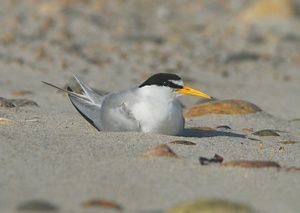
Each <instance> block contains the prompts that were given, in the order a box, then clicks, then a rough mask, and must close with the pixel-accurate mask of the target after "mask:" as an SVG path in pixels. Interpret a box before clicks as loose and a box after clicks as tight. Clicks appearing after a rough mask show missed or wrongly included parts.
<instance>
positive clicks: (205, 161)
mask: <svg viewBox="0 0 300 213" xmlns="http://www.w3.org/2000/svg"><path fill="white" fill-rule="evenodd" d="M223 159H224V158H223V157H222V156H220V155H218V154H215V156H214V157H213V158H205V157H199V162H200V164H201V165H209V164H215V163H222V162H223Z"/></svg>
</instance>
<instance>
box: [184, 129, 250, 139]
mask: <svg viewBox="0 0 300 213" xmlns="http://www.w3.org/2000/svg"><path fill="white" fill-rule="evenodd" d="M180 136H182V137H196V138H206V137H218V136H226V137H236V138H246V135H243V134H238V133H233V132H228V131H219V130H199V129H193V128H185V129H184V130H183V132H182V133H181V134H180Z"/></svg>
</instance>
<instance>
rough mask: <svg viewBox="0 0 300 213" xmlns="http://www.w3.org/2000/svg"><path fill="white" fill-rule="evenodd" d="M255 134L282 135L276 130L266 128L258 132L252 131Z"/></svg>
mask: <svg viewBox="0 0 300 213" xmlns="http://www.w3.org/2000/svg"><path fill="white" fill-rule="evenodd" d="M252 134H253V135H258V136H261V137H264V136H280V135H279V134H278V133H277V132H276V131H274V130H271V129H264V130H260V131H257V132H254V133H252Z"/></svg>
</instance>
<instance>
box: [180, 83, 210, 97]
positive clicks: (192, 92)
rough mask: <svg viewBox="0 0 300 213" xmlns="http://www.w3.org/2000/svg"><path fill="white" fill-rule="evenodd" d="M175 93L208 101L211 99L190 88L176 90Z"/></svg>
mask: <svg viewBox="0 0 300 213" xmlns="http://www.w3.org/2000/svg"><path fill="white" fill-rule="evenodd" d="M177 92H178V93H180V94H184V95H193V96H197V97H201V98H208V99H211V98H212V97H210V96H209V95H207V94H205V93H204V92H200V91H198V90H195V89H193V88H191V87H188V86H183V88H182V89H178V90H177Z"/></svg>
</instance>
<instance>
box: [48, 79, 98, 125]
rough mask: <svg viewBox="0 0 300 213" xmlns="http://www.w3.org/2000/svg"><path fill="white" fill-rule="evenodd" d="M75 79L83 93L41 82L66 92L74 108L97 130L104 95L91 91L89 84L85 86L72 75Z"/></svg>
mask: <svg viewBox="0 0 300 213" xmlns="http://www.w3.org/2000/svg"><path fill="white" fill-rule="evenodd" d="M74 77H75V79H76V80H77V82H78V84H79V85H80V87H81V88H82V89H83V91H84V94H78V93H75V92H74V91H73V90H72V89H71V88H70V87H68V88H67V89H62V88H60V87H57V86H55V85H53V84H50V83H47V82H43V83H45V84H47V85H49V86H51V87H54V88H56V89H59V90H62V91H64V92H66V93H68V97H69V99H70V101H71V103H72V104H73V106H74V107H75V108H76V110H77V111H78V112H79V113H80V114H81V115H82V116H83V117H84V118H85V119H86V120H87V121H88V122H89V123H90V124H91V125H93V126H94V127H95V128H96V129H97V130H99V131H100V130H101V129H102V124H101V117H100V115H101V113H100V111H101V106H102V102H103V99H104V96H101V95H99V94H98V93H96V92H95V91H93V90H92V89H91V88H90V87H89V86H87V85H86V84H85V83H83V81H81V80H80V79H79V78H78V77H76V76H74Z"/></svg>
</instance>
